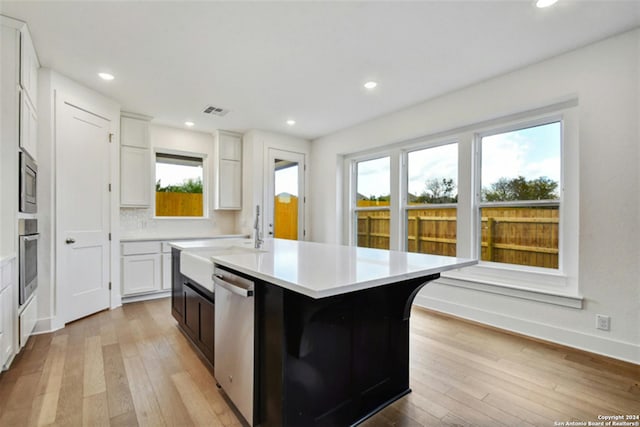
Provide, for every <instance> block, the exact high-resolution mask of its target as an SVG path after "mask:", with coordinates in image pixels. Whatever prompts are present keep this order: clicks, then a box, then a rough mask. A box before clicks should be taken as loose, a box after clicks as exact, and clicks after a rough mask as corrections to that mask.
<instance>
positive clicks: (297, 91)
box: [1, 0, 640, 139]
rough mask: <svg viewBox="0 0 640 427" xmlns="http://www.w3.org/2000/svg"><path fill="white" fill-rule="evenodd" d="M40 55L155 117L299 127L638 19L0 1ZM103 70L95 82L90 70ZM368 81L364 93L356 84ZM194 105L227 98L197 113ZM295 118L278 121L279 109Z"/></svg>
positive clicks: (490, 10)
mask: <svg viewBox="0 0 640 427" xmlns="http://www.w3.org/2000/svg"><path fill="white" fill-rule="evenodd" d="M1 7H2V13H3V14H5V15H8V16H11V17H15V18H18V19H21V20H24V21H26V22H28V24H29V27H30V30H31V33H32V35H33V39H34V43H35V46H36V50H37V51H38V56H39V58H40V61H41V63H42V65H43V66H45V67H49V68H52V69H55V70H57V71H59V72H60V73H62V74H65V75H67V76H69V77H71V78H73V79H74V80H76V81H78V82H81V83H83V84H85V85H86V86H89V87H91V88H93V89H95V90H97V91H99V92H102V93H104V94H106V95H108V96H110V97H112V98H113V99H115V100H117V101H118V102H119V103H120V104H121V105H122V109H123V110H126V111H132V112H136V113H141V114H147V115H150V116H153V117H154V118H155V122H157V123H163V124H168V125H172V126H177V127H183V126H184V125H183V123H184V121H185V120H192V121H194V122H195V123H196V126H195V129H197V130H201V131H212V130H214V129H228V130H238V131H243V130H247V129H263V130H272V131H276V132H284V133H288V134H292V135H297V136H301V137H305V138H309V139H313V138H316V137H318V136H322V135H326V134H329V133H332V132H334V131H336V130H339V129H342V128H345V127H348V126H351V125H354V124H357V123H360V122H363V121H366V120H369V119H372V118H374V117H377V116H380V115H383V114H386V113H389V112H392V111H396V110H399V109H402V108H404V107H408V106H411V105H413V104H416V103H419V102H421V101H424V100H426V99H429V98H433V97H435V96H438V95H441V94H443V93H446V92H450V91H452V90H455V89H458V88H461V87H463V86H466V85H469V84H472V83H475V82H478V81H481V80H484V79H487V78H489V77H492V76H495V75H498V74H501V73H504V72H506V71H509V70H513V69H516V68H519V67H522V66H524V65H527V64H531V63H534V62H537V61H540V60H542V59H545V58H548V57H551V56H553V55H557V54H559V53H562V52H565V51H568V50H571V49H574V48H576V47H579V46H583V45H585V44H588V43H590V42H593V41H596V40H600V39H603V38H606V37H607V36H610V35H613V34H617V33H620V32H623V31H626V30H628V29H631V28H634V27H637V26H638V25H640V1H615V0H606V1H584V0H582V1H569V0H560V1H559V3H558V4H556V5H555V6H553V7H551V8H548V9H538V8H536V7H535V6H534V0H522V1H520V0H513V1H478V0H476V1H451V0H449V1H423V2H399V1H393V2H365V1H359V2H356V1H353V2H349V1H341V2H300V1H298V2H265V1H260V2H239V1H232V2H206V1H197V2H185V1H175V2H154V1H137V2H133V1H130V2H87V1H85V2H52V1H45V2H33V1H19V2H10V1H3V2H2V6H1ZM99 71H108V72H111V73H113V74H114V75H115V76H116V79H115V80H113V81H111V82H104V81H102V80H100V79H99V78H98V76H97V73H98V72H99ZM367 80H376V81H378V82H379V86H378V87H377V88H376V89H375V90H373V91H367V90H366V89H364V88H363V86H362V85H363V83H364V82H366V81H367ZM207 104H213V105H215V106H219V107H223V108H228V109H230V110H231V112H230V113H229V114H227V115H226V116H225V117H221V118H220V117H213V116H206V115H204V114H203V113H201V110H202V109H203V107H204V106H205V105H207ZM289 118H293V119H295V120H296V122H297V123H296V125H295V126H293V127H289V126H287V125H286V124H285V121H286V120H287V119H289Z"/></svg>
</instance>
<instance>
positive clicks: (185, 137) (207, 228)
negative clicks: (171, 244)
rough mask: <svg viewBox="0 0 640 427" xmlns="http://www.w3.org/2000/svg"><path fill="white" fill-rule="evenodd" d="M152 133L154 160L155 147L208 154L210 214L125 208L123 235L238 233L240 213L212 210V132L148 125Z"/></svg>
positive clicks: (122, 222) (122, 215)
mask: <svg viewBox="0 0 640 427" xmlns="http://www.w3.org/2000/svg"><path fill="white" fill-rule="evenodd" d="M149 136H150V141H151V146H150V155H151V156H152V158H151V159H150V161H151V162H154V161H155V159H154V158H153V156H154V150H155V149H168V150H178V151H185V152H193V153H202V154H206V155H207V160H206V164H207V175H208V176H207V177H206V179H207V183H208V186H209V187H208V188H209V191H208V193H209V217H208V218H200V219H173V218H172V219H165V218H153V209H152V208H148V209H134V208H122V209H120V238H155V237H157V238H160V239H163V238H180V237H209V236H215V235H220V234H232V233H235V232H236V216H237V213H236V212H234V211H215V210H213V198H212V197H213V182H214V181H213V179H214V164H215V162H214V150H213V141H214V136H213V135H212V134H209V133H203V132H195V131H190V130H185V129H178V128H172V127H167V126H161V125H156V124H153V123H152V124H151V125H150V128H149ZM152 165H153V163H152ZM152 168H153V166H152ZM152 194H153V193H152ZM152 202H153V198H152Z"/></svg>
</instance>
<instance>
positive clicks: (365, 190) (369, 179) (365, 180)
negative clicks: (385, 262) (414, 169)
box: [354, 157, 391, 249]
mask: <svg viewBox="0 0 640 427" xmlns="http://www.w3.org/2000/svg"><path fill="white" fill-rule="evenodd" d="M390 167H391V159H390V157H381V158H378V159H373V160H364V161H360V162H356V164H355V177H356V179H355V181H356V186H355V187H356V193H355V195H354V196H355V209H354V214H355V215H354V221H355V225H354V229H355V231H356V236H355V242H356V245H357V246H362V247H367V248H378V249H389V247H390V243H389V242H390V227H389V225H390V219H391V217H390V203H391V170H390Z"/></svg>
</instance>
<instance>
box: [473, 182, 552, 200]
mask: <svg viewBox="0 0 640 427" xmlns="http://www.w3.org/2000/svg"><path fill="white" fill-rule="evenodd" d="M557 189H558V183H557V182H556V181H554V180H552V179H550V178H547V177H546V176H541V177H540V178H536V179H531V180H528V179H526V178H525V177H523V176H519V177H517V178H512V179H508V178H504V177H503V178H500V179H499V180H497V181H496V182H494V183H493V184H491V185H489V187H488V188H487V187H485V188H483V189H482V196H483V200H486V201H487V202H503V201H514V200H556V199H558V194H557V192H556V191H557Z"/></svg>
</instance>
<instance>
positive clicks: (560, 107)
mask: <svg viewBox="0 0 640 427" xmlns="http://www.w3.org/2000/svg"><path fill="white" fill-rule="evenodd" d="M577 110H578V100H577V99H569V100H567V101H562V102H559V103H558V104H554V105H550V106H548V107H542V108H537V109H535V110H532V111H529V112H522V113H517V114H513V115H511V116H507V117H504V118H502V119H493V120H490V121H487V122H483V123H477V124H474V125H468V126H464V127H461V128H459V129H455V130H451V131H447V132H441V133H439V134H438V135H432V136H430V137H422V138H416V139H413V140H410V141H404V142H400V143H395V144H390V145H387V146H385V147H378V148H377V149H375V150H370V151H368V152H361V153H354V154H352V155H346V156H345V157H344V172H345V180H344V182H345V192H344V206H345V207H346V209H345V215H344V216H343V217H344V218H345V220H344V221H345V222H344V223H343V226H344V227H343V230H344V232H345V243H346V244H349V245H355V243H356V240H355V238H354V233H357V230H356V231H354V224H353V221H352V218H353V215H354V205H355V202H354V198H355V195H354V194H355V193H354V190H355V179H356V178H355V164H356V162H359V161H364V160H370V159H375V158H380V157H385V156H390V157H391V181H392V182H391V206H390V215H391V218H392V222H391V224H390V232H391V238H390V249H392V250H405V249H406V243H405V240H406V238H405V236H406V221H402V218H403V215H404V212H405V209H406V194H405V193H406V191H405V190H406V188H407V183H406V180H407V178H406V177H405V176H404V175H406V171H407V164H406V163H407V162H406V159H407V153H408V152H410V151H415V150H418V149H420V148H430V147H434V146H437V145H444V144H447V143H453V142H457V143H458V203H457V217H458V219H457V241H458V244H457V248H456V249H457V256H459V257H465V258H475V259H478V258H479V243H478V241H479V240H478V239H479V229H478V227H479V218H478V214H479V209H478V203H479V200H480V199H479V194H478V193H479V190H478V189H479V182H480V181H479V173H480V170H479V169H480V168H479V166H480V164H479V161H480V157H479V153H478V149H479V135H482V136H484V135H488V134H493V133H500V132H504V131H508V130H512V129H520V128H526V127H530V126H535V124H536V123H537V124H542V123H548V122H551V121H558V120H560V121H561V123H562V147H561V161H562V164H561V189H560V223H559V235H560V239H559V248H558V249H559V268H558V270H556V269H548V268H538V267H529V266H518V265H515V264H501V263H491V262H484V261H483V262H481V263H480V264H478V265H476V266H472V267H467V268H465V269H461V270H457V271H450V272H446V273H442V277H441V279H439V280H438V281H437V283H440V284H443V285H449V286H457V287H464V288H468V289H476V290H479V291H484V292H490V293H494V294H501V295H507V296H511V297H516V298H524V299H529V300H534V301H540V302H546V303H551V304H558V305H562V306H566V307H572V308H581V307H582V297H581V296H580V294H579V287H578V250H579V140H578V135H579V134H578V131H579V123H578V111H577ZM554 119H555V120H554ZM398 198H400V200H398ZM394 218H395V224H394ZM394 235H395V237H394Z"/></svg>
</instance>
